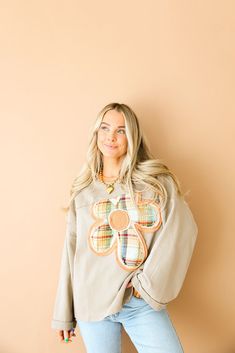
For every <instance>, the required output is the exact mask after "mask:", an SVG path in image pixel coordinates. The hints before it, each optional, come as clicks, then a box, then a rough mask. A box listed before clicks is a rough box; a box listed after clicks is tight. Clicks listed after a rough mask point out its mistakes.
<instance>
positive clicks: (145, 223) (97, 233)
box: [89, 194, 162, 271]
mask: <svg viewBox="0 0 235 353" xmlns="http://www.w3.org/2000/svg"><path fill="white" fill-rule="evenodd" d="M137 201H138V202H137V205H138V209H136V208H135V207H134V205H133V204H132V202H131V198H130V195H129V194H122V195H120V196H119V197H117V198H110V199H103V200H101V201H98V202H96V203H94V205H93V215H94V218H95V219H96V222H95V223H94V224H93V226H92V228H91V230H90V233H89V244H90V246H91V249H92V250H93V251H94V252H95V253H96V254H97V255H107V254H108V253H110V252H111V251H113V249H114V245H115V244H116V242H117V246H116V247H115V248H116V258H117V261H118V263H119V265H120V266H121V267H122V268H124V269H125V270H127V271H133V270H134V269H136V268H137V267H139V266H140V265H141V264H142V263H143V261H144V260H145V259H146V257H147V253H148V251H147V246H146V243H145V240H144V237H143V234H142V233H144V232H147V231H148V232H149V231H151V230H152V231H155V230H157V229H158V228H159V227H160V225H161V222H162V220H161V213H160V209H159V208H158V205H157V204H156V203H155V202H153V201H151V200H141V198H140V195H139V194H138V198H137ZM118 211H119V212H118ZM111 215H112V218H110V216H111ZM110 220H112V224H111V223H110ZM127 220H128V222H127ZM122 221H123V222H124V223H123V226H122ZM125 222H127V223H125ZM115 225H116V228H115ZM117 225H118V227H117ZM120 229H122V230H120Z"/></svg>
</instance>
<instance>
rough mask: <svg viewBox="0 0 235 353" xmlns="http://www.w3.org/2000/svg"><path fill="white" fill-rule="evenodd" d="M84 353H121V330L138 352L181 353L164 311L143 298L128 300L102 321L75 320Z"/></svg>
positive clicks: (177, 339) (170, 323)
mask: <svg viewBox="0 0 235 353" xmlns="http://www.w3.org/2000/svg"><path fill="white" fill-rule="evenodd" d="M77 326H78V328H79V331H80V334H81V336H82V339H83V342H84V344H85V347H86V349H87V353H121V328H122V327H123V328H124V329H125V331H126V332H127V334H128V335H129V337H130V339H131V341H132V342H133V344H134V345H135V347H136V349H137V351H138V353H183V348H182V345H181V343H180V340H179V338H178V336H177V333H176V331H175V329H174V326H173V324H172V322H171V319H170V317H169V314H168V312H167V309H166V308H165V309H161V310H160V311H156V310H154V309H152V308H151V306H150V305H149V304H147V303H146V302H145V300H144V299H142V298H136V297H134V296H132V297H131V300H130V301H129V302H128V303H126V304H124V305H123V307H122V309H121V310H120V311H119V312H118V313H116V314H112V315H109V316H107V317H105V318H104V319H103V320H101V321H89V322H87V321H81V320H77Z"/></svg>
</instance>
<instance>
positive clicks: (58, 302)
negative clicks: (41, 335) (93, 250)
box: [51, 201, 76, 330]
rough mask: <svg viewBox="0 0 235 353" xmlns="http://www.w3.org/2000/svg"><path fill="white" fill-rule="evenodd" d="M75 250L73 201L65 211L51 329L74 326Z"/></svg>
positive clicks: (67, 328)
mask: <svg viewBox="0 0 235 353" xmlns="http://www.w3.org/2000/svg"><path fill="white" fill-rule="evenodd" d="M75 251H76V211H75V207H74V201H73V202H72V203H71V206H70V208H69V211H68V213H67V222H66V234H65V240H64V245H63V249H62V256H61V262H60V272H59V278H58V284H57V292H56V298H55V303H54V311H53V318H52V321H51V327H52V329H57V330H70V329H71V328H75V327H76V320H75V318H74V305H73V262H74V255H75Z"/></svg>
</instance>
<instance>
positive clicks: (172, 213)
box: [131, 177, 198, 310]
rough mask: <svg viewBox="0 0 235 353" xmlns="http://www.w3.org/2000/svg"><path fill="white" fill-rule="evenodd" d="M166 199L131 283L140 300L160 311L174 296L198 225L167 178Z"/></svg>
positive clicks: (185, 267)
mask: <svg viewBox="0 0 235 353" xmlns="http://www.w3.org/2000/svg"><path fill="white" fill-rule="evenodd" d="M165 183H166V185H165V186H166V188H167V193H168V200H167V203H166V205H165V208H164V210H162V219H163V223H162V226H161V227H160V228H159V230H157V231H156V234H155V236H156V237H157V240H156V242H155V243H154V245H153V248H152V249H151V251H150V253H149V255H148V257H147V259H146V261H145V263H144V266H143V268H142V269H139V270H137V271H136V273H135V275H134V276H133V277H132V280H131V282H132V284H133V286H134V287H135V289H136V290H137V291H138V292H139V293H140V295H141V296H142V297H143V299H146V300H148V302H149V303H152V306H153V307H154V308H155V309H156V310H158V309H159V310H160V309H161V308H162V307H164V306H165V304H167V303H168V302H170V301H171V300H173V299H174V298H176V297H177V295H178V293H179V292H180V289H181V287H182V285H183V282H184V279H185V276H186V273H187V270H188V267H189V264H190V260H191V257H192V253H193V250H194V246H195V242H196V238H197V233H198V227H197V224H196V222H195V220H194V217H193V214H192V212H191V210H190V208H189V206H188V204H187V202H186V201H185V200H184V199H183V198H182V197H180V196H179V195H178V194H177V192H176V189H175V187H174V184H173V180H172V179H171V178H170V177H167V178H166V181H165Z"/></svg>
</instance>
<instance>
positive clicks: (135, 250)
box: [52, 103, 198, 353]
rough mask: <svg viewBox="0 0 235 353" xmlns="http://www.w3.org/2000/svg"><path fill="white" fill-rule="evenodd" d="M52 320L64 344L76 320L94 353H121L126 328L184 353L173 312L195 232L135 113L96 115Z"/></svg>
mask: <svg viewBox="0 0 235 353" xmlns="http://www.w3.org/2000/svg"><path fill="white" fill-rule="evenodd" d="M67 211H68V214H67V226H66V237H65V242H64V248H63V254H62V260H61V270H60V276H59V283H58V289H57V295H56V302H55V307H54V314H53V319H52V328H53V329H57V330H58V333H59V337H60V339H61V340H62V341H63V342H71V341H72V340H71V337H72V336H73V335H75V334H74V328H75V327H76V325H77V326H78V328H79V331H80V334H81V336H82V338H83V341H84V344H85V346H86V349H87V352H88V353H120V352H121V328H122V327H124V329H125V331H126V332H127V334H128V335H129V336H130V338H131V340H132V342H133V344H134V345H135V347H136V349H137V351H138V352H140V353H160V352H161V353H163V352H164V353H182V352H183V348H182V345H181V343H180V340H179V338H178V336H177V333H176V331H175V328H174V326H173V324H172V322H171V319H170V317H169V314H168V311H167V308H166V307H167V304H168V303H169V302H170V301H171V300H173V299H174V298H176V296H177V295H178V293H179V291H180V289H181V287H182V284H183V281H184V278H185V275H186V272H187V269H188V266H189V263H190V260H191V256H192V253H193V249H194V245H195V242H196V238H197V233H198V228H197V225H196V223H195V220H194V217H193V215H192V213H191V210H190V208H189V206H188V204H187V203H186V201H185V200H184V197H183V194H182V191H181V187H180V184H179V181H178V179H177V177H176V176H175V175H174V174H173V173H172V172H171V171H170V170H169V169H168V167H167V166H166V165H164V164H163V163H162V162H161V161H160V160H159V159H154V157H153V156H152V154H151V153H150V151H149V147H148V145H147V143H146V139H145V137H144V134H143V132H142V130H141V129H140V125H139V122H138V119H137V117H136V115H135V113H134V112H133V110H132V109H131V108H130V107H129V106H127V105H126V104H119V103H111V104H108V105H106V106H105V107H104V108H103V109H102V110H101V111H100V113H99V114H98V116H97V119H96V122H95V124H94V128H93V130H92V131H91V137H90V143H89V148H88V152H87V161H86V163H85V165H84V167H83V168H82V171H81V172H80V174H79V175H78V176H77V177H76V178H75V180H74V183H73V185H72V189H71V199H70V203H69V206H68V207H67Z"/></svg>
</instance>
